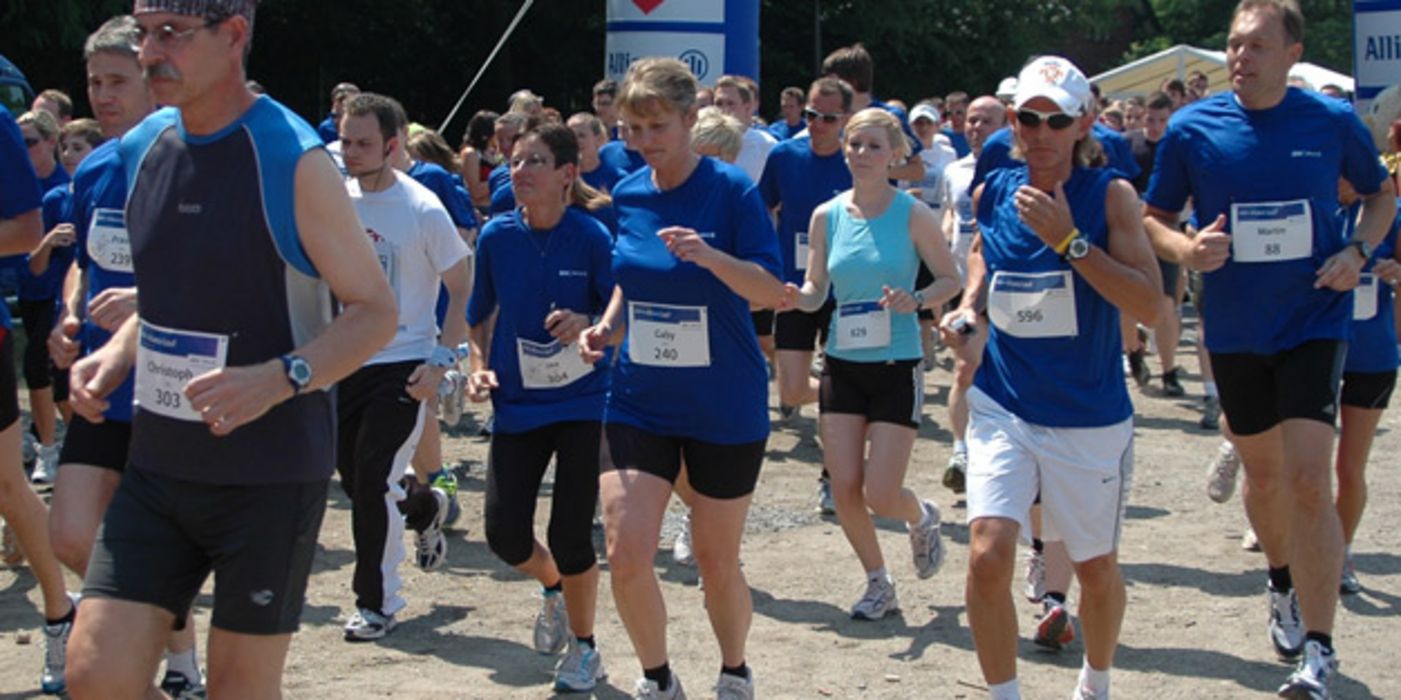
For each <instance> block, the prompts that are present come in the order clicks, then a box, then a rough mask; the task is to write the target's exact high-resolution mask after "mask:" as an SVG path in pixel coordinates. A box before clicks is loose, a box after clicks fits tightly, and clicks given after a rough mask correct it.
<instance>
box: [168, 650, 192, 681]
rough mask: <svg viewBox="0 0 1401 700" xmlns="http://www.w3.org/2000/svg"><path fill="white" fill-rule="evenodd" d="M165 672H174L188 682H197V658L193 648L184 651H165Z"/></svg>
mask: <svg viewBox="0 0 1401 700" xmlns="http://www.w3.org/2000/svg"><path fill="white" fill-rule="evenodd" d="M165 670H166V671H175V672H177V673H179V674H181V675H183V676H185V677H186V678H188V679H190V680H194V681H197V680H199V657H198V656H197V655H196V652H195V647H190V648H189V649H186V650H185V651H167V652H166V653H165Z"/></svg>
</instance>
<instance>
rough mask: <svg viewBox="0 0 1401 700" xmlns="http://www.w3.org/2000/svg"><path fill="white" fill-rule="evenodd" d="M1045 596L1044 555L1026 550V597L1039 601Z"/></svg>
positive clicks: (1033, 550) (1035, 601)
mask: <svg viewBox="0 0 1401 700" xmlns="http://www.w3.org/2000/svg"><path fill="white" fill-rule="evenodd" d="M1045 597H1046V555H1045V554H1042V553H1041V552H1038V551H1036V550H1035V549H1031V548H1027V550H1026V599H1027V600H1029V601H1031V602H1033V603H1040V602H1041V601H1042V600H1043V599H1045Z"/></svg>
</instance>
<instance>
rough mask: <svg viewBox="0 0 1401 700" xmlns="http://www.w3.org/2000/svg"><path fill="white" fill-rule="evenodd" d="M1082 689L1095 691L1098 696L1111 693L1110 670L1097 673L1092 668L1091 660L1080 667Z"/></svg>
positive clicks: (1087, 660) (1086, 660)
mask: <svg viewBox="0 0 1401 700" xmlns="http://www.w3.org/2000/svg"><path fill="white" fill-rule="evenodd" d="M1080 687H1082V688H1087V689H1089V690H1093V691H1094V692H1095V694H1096V695H1103V694H1105V693H1108V692H1109V669H1107V668H1106V669H1104V670H1103V671H1096V670H1094V669H1093V668H1091V667H1090V660H1089V659H1085V663H1084V664H1083V665H1082V666H1080Z"/></svg>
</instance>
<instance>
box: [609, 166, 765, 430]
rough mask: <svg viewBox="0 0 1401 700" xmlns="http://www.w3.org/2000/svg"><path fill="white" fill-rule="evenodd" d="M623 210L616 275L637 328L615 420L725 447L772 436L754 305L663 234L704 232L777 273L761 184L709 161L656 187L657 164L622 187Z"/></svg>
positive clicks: (618, 192)
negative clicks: (672, 229)
mask: <svg viewBox="0 0 1401 700" xmlns="http://www.w3.org/2000/svg"><path fill="white" fill-rule="evenodd" d="M613 206H614V207H615V208H616V209H617V212H618V241H617V245H616V246H615V248H614V252H613V274H614V279H616V280H617V283H618V286H619V287H621V288H622V292H623V297H624V301H625V304H624V309H623V311H624V315H623V321H624V322H625V323H627V324H629V325H628V335H627V339H626V340H624V341H623V348H622V357H621V358H620V359H619V361H618V364H617V369H616V370H615V373H614V375H613V391H612V392H611V393H610V394H609V398H608V414H607V417H606V420H607V421H608V422H610V423H611V422H617V423H626V424H628V425H632V426H635V427H637V428H640V429H642V430H646V431H649V432H652V433H655V434H657V435H666V436H673V437H683V438H691V439H696V440H703V441H706V442H713V443H718V444H725V445H735V444H742V443H749V442H756V441H759V440H763V439H765V438H766V437H768V434H769V416H768V369H767V368H766V365H765V363H764V356H763V354H762V353H761V352H760V351H759V340H758V338H757V337H756V336H755V335H754V321H753V320H752V319H751V318H750V315H749V302H747V301H745V299H744V298H743V297H741V296H740V295H738V294H736V293H735V292H734V291H733V290H731V289H730V288H729V287H728V286H727V285H726V284H725V283H724V282H721V281H720V279H719V278H717V277H716V276H715V275H713V274H711V273H710V272H709V271H708V270H705V269H704V268H702V267H700V266H698V265H696V264H695V263H689V262H682V261H681V260H679V259H678V258H677V257H676V256H674V255H672V254H671V252H670V251H668V250H667V248H666V244H665V243H663V242H662V239H661V238H659V237H658V236H657V232H658V231H660V230H662V229H663V228H666V227H668V226H685V227H688V228H691V229H694V230H695V231H697V232H698V233H699V234H700V235H701V237H702V238H704V239H705V241H706V243H707V244H709V245H710V246H711V247H713V248H715V249H717V250H719V251H722V252H724V253H727V254H729V255H731V256H733V257H735V258H738V259H740V260H744V261H748V262H752V263H755V264H757V265H759V266H760V267H762V268H763V269H764V270H766V271H768V272H769V273H770V274H772V275H773V276H774V277H775V278H777V277H778V276H779V273H780V271H781V269H782V265H781V263H780V262H779V255H778V237H777V236H776V235H775V234H774V230H773V224H772V223H771V222H770V220H769V214H768V211H766V210H765V209H764V202H763V200H762V199H761V198H760V197H759V191H758V189H757V188H756V187H755V186H754V185H753V183H751V182H750V181H749V176H748V175H745V174H744V171H742V170H740V169H739V168H736V167H734V166H732V165H729V164H726V163H721V162H719V161H716V160H714V159H711V158H701V159H700V163H699V164H698V165H697V166H696V169H695V171H694V172H692V173H691V175H690V177H688V178H687V179H686V181H685V182H683V183H681V184H680V185H679V186H677V187H675V188H673V189H670V190H666V191H662V190H659V189H657V186H656V185H655V184H653V182H652V169H651V168H650V167H647V168H643V169H642V170H639V171H637V172H635V173H633V174H631V175H629V176H628V177H626V178H624V179H623V180H622V182H619V183H618V185H617V186H616V187H614V188H613Z"/></svg>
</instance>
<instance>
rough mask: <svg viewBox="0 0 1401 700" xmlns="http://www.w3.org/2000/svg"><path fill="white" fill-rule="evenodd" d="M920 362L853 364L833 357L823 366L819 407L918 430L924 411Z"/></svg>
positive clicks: (922, 373)
mask: <svg viewBox="0 0 1401 700" xmlns="http://www.w3.org/2000/svg"><path fill="white" fill-rule="evenodd" d="M919 363H920V361H919V360H897V361H895V362H850V361H847V360H841V359H838V358H835V357H832V356H831V355H828V356H827V359H826V361H825V362H823V363H822V388H821V390H820V393H819V397H818V405H819V406H820V407H821V409H822V412H823V413H850V414H855V415H859V416H865V417H866V420H867V422H870V423H894V424H896V425H903V426H905V427H907V428H918V427H919V421H920V414H921V412H922V410H923V408H924V372H922V371H921V370H920V366H919Z"/></svg>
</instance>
